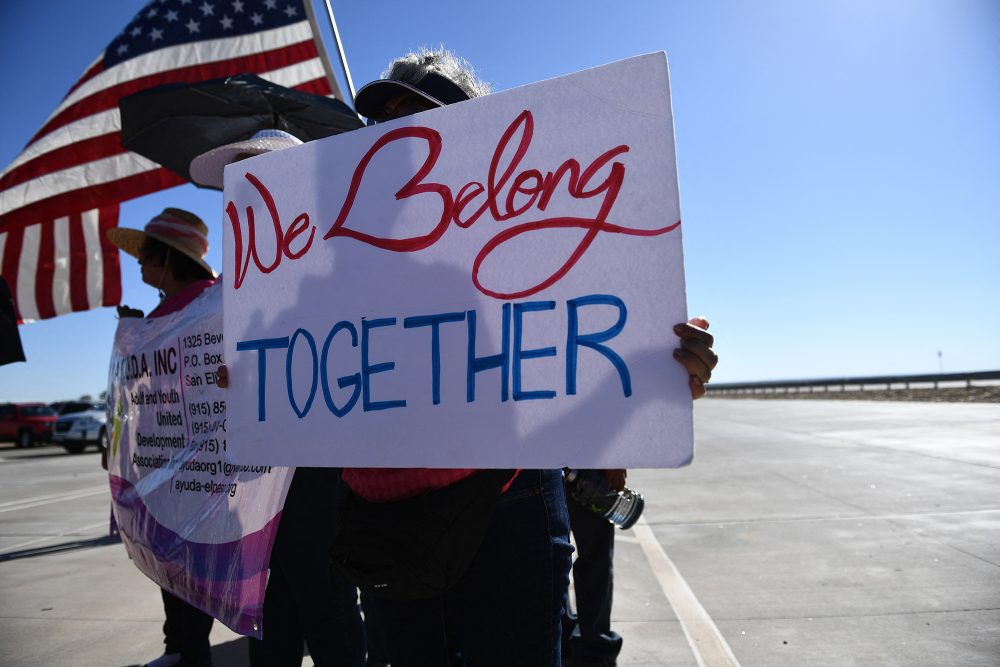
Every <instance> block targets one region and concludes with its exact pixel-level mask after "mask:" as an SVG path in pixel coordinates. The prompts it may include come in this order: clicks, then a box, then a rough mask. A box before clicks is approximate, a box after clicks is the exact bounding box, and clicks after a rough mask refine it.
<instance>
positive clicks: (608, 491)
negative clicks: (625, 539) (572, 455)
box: [563, 468, 646, 530]
mask: <svg viewBox="0 0 1000 667" xmlns="http://www.w3.org/2000/svg"><path fill="white" fill-rule="evenodd" d="M563 475H564V476H565V478H566V490H567V491H568V492H569V495H570V497H571V498H572V499H573V500H575V501H576V502H578V503H580V504H581V505H583V506H584V507H586V508H589V509H590V510H592V511H593V512H594V513H595V514H600V515H601V516H603V517H604V518H605V519H607V520H608V521H610V522H611V523H613V524H615V525H616V526H618V527H619V528H621V529H622V530H627V529H629V528H631V527H632V526H633V525H635V522H636V521H638V520H639V516H640V515H641V514H642V508H643V507H644V506H645V504H646V503H645V501H644V500H643V499H642V494H641V493H637V492H635V491H633V490H632V489H630V488H628V487H627V486H626V487H625V490H624V491H621V492H619V491H615V490H614V489H612V488H611V487H609V486H608V484H607V482H605V481H604V475H602V474H601V472H600V471H599V470H576V469H575V468H563Z"/></svg>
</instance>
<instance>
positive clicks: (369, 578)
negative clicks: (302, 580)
mask: <svg viewBox="0 0 1000 667" xmlns="http://www.w3.org/2000/svg"><path fill="white" fill-rule="evenodd" d="M513 475H514V471H513V470H482V471H479V472H477V473H475V474H473V475H471V476H469V477H466V478H465V479H462V480H459V481H458V482H455V483H454V484H450V485H448V486H446V487H444V488H441V489H435V490H433V491H426V492H424V493H421V494H420V495H417V496H414V497H412V498H406V499H405V500H397V501H391V502H385V503H373V502H368V501H366V500H364V499H362V498H360V497H359V496H357V495H356V494H353V493H352V494H350V495H349V496H348V497H347V499H346V500H345V501H344V504H343V506H342V507H341V510H340V527H339V530H338V531H337V537H336V539H335V540H334V543H333V547H332V548H331V550H330V553H331V556H332V557H333V564H334V566H335V567H336V568H337V569H338V570H339V571H340V572H341V573H343V574H344V576H346V577H347V578H348V579H350V580H351V581H353V582H354V583H355V584H356V585H357V586H358V587H359V588H361V589H362V590H363V591H365V592H368V593H371V594H372V595H375V596H377V597H383V598H389V599H392V600H418V599H421V598H429V597H434V596H437V595H441V594H442V593H444V592H445V591H447V590H448V589H450V588H451V587H452V586H454V585H455V584H456V583H457V582H458V580H459V579H461V578H462V575H463V574H465V571H466V570H467V569H468V567H469V564H470V563H471V562H472V559H473V557H475V555H476V553H477V552H478V551H479V547H480V545H481V544H482V542H483V538H485V537H486V530H487V528H488V527H489V524H490V519H491V517H492V516H493V510H494V509H495V508H496V505H497V501H498V500H499V499H500V490H501V489H502V488H503V486H504V485H505V484H506V483H507V482H508V481H509V480H510V479H511V477H513Z"/></svg>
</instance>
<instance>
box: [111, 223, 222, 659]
mask: <svg viewBox="0 0 1000 667" xmlns="http://www.w3.org/2000/svg"><path fill="white" fill-rule="evenodd" d="M107 234H108V239H109V240H110V241H111V242H112V243H114V244H115V245H116V246H118V247H119V248H120V249H121V250H122V251H123V252H126V253H128V254H129V255H132V256H133V257H135V258H136V259H138V260H139V266H140V267H141V270H142V281H143V282H144V283H146V284H147V285H149V286H150V287H155V288H156V289H157V290H158V291H159V293H160V297H161V300H160V305H159V306H157V307H156V308H154V309H153V310H152V311H151V312H150V313H149V315H148V316H147V317H162V316H164V315H169V314H170V313H173V312H176V311H179V310H181V309H182V308H184V307H185V306H187V305H188V304H189V303H191V301H193V300H194V299H195V297H197V296H198V295H199V294H201V293H202V291H204V290H205V289H206V288H207V287H209V286H210V285H212V283H214V282H215V271H213V270H212V267H211V266H209V265H208V263H207V262H205V254H206V253H207V252H208V227H206V226H205V223H204V222H202V221H201V219H200V218H199V217H198V216H196V215H195V214H194V213H190V212H188V211H185V210H182V209H179V208H167V209H164V211H163V212H162V213H160V214H159V215H157V216H156V217H154V218H153V219H152V220H150V221H149V222H148V223H146V226H145V228H144V229H143V230H138V229H126V228H122V227H116V228H113V229H109V230H108V232H107ZM118 316H119V317H142V316H143V313H142V311H140V310H137V309H135V308H129V307H128V306H126V305H121V306H118ZM160 592H161V594H162V596H163V611H164V615H165V616H166V620H165V621H164V623H163V634H164V639H163V642H164V644H166V647H165V649H164V653H163V655H162V656H161V657H159V658H157V659H156V660H154V661H152V662H150V663H148V665H147V667H170V666H171V665H180V664H183V665H192V666H195V667H206V666H210V665H211V664H212V646H211V643H210V642H209V639H208V635H209V633H210V632H211V630H212V622H213V621H212V617H211V616H209V615H208V614H206V613H205V612H203V611H202V610H200V609H198V608H197V607H194V606H192V605H190V604H188V603H187V602H185V601H184V600H182V599H180V598H179V597H177V596H175V595H173V594H172V593H170V592H169V591H166V590H164V589H160Z"/></svg>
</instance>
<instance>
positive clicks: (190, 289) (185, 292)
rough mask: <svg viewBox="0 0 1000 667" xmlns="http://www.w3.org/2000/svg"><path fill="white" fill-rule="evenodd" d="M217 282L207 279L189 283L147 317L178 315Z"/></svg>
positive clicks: (213, 279) (214, 279)
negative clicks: (179, 311) (178, 312)
mask: <svg viewBox="0 0 1000 667" xmlns="http://www.w3.org/2000/svg"><path fill="white" fill-rule="evenodd" d="M216 280H217V278H205V279H204V280H196V281H194V282H193V283H188V284H187V285H185V286H184V287H182V288H180V289H179V290H177V291H176V292H174V293H173V294H171V295H170V296H168V297H167V298H166V299H164V300H163V302H162V303H161V304H160V305H159V306H157V307H156V308H154V309H153V310H152V311H150V313H149V315H147V316H146V317H163V316H164V315H169V314H170V313H176V312H177V311H178V310H181V309H182V308H184V306H186V305H188V304H189V303H191V302H192V301H194V299H195V297H197V296H198V295H199V294H201V293H202V292H204V291H205V288H207V287H210V286H211V285H212V284H213V283H215V281H216Z"/></svg>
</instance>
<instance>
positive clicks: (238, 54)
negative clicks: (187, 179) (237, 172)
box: [0, 0, 341, 321]
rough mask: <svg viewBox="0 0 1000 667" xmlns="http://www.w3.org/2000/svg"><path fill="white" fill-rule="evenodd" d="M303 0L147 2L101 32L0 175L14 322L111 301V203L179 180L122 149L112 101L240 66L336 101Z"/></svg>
mask: <svg viewBox="0 0 1000 667" xmlns="http://www.w3.org/2000/svg"><path fill="white" fill-rule="evenodd" d="M309 1H310V0H224V1H223V0H200V1H199V0H154V1H153V2H150V3H149V4H147V5H146V6H145V7H143V9H142V11H140V12H139V13H138V14H136V15H135V17H134V18H133V19H132V21H131V22H130V23H129V24H128V25H127V26H125V29H124V30H122V31H121V32H120V33H119V34H118V35H117V36H116V37H115V38H114V39H113V40H111V43H110V44H109V45H108V46H107V48H106V49H105V50H104V53H102V54H101V55H100V56H99V57H98V58H97V60H95V61H94V63H93V64H91V65H90V67H88V68H87V69H86V71H85V72H84V73H83V76H81V77H80V80H79V81H77V82H76V84H74V85H73V87H72V88H70V90H69V92H68V93H67V94H66V97H65V98H63V101H62V102H61V103H60V104H59V106H57V107H56V110H55V111H54V112H53V113H52V115H51V116H50V117H49V118H48V120H46V121H45V123H44V124H43V125H42V128H41V129H40V130H39V131H38V132H37V133H36V134H35V136H34V137H32V138H31V140H30V141H29V142H28V145H27V146H26V147H25V149H24V150H23V151H22V152H21V154H20V155H18V156H17V158H15V159H14V161H13V162H12V163H11V164H10V165H8V166H7V168H6V169H5V170H4V171H3V172H2V173H0V275H2V276H3V277H4V278H5V279H6V280H7V283H8V284H9V285H10V288H11V292H12V293H13V295H14V303H15V306H16V308H17V311H18V317H19V319H20V320H21V321H30V320H36V319H45V318H49V317H55V316H56V315H62V314H64V313H69V312H72V311H80V310H88V309H90V308H96V307H98V306H112V305H115V304H117V303H118V302H119V301H120V300H121V279H120V273H119V266H118V250H117V248H115V247H114V246H113V245H111V244H110V243H109V242H108V241H107V238H106V235H105V231H106V230H107V229H109V228H110V227H114V226H115V225H117V224H118V204H119V202H122V201H125V200H127V199H132V198H134V197H139V196H141V195H144V194H148V193H150V192H156V191H157V190H162V189H164V188H169V187H172V186H174V185H179V184H181V183H183V182H184V180H183V179H182V178H180V177H179V176H177V175H176V174H174V173H173V172H170V171H168V170H166V169H164V168H163V167H161V166H160V165H158V164H156V163H155V162H152V161H150V160H147V159H146V158H144V157H141V156H139V155H137V154H135V153H132V152H130V151H126V150H125V149H123V148H122V147H121V142H120V136H119V135H120V129H121V124H120V119H119V114H118V100H119V98H121V97H124V96H126V95H131V94H132V93H135V92H138V91H140V90H144V89H146V88H152V87H154V86H159V85H162V84H166V83H193V82H197V81H205V80H208V79H216V78H220V77H224V76H230V75H233V74H241V73H243V72H251V73H254V74H257V75H259V76H262V77H264V78H265V79H268V80H269V81H272V82H274V83H277V84H280V85H283V86H288V87H291V88H297V89H299V90H304V91H306V92H310V93H315V94H319V95H330V94H331V93H334V92H336V95H337V96H338V97H341V95H340V91H339V88H337V85H336V80H335V79H334V78H333V76H332V75H331V73H330V71H329V67H328V65H327V64H326V63H327V59H326V55H325V53H324V52H323V50H322V44H321V42H320V41H319V35H318V31H317V30H316V25H315V21H314V19H313V16H312V7H311V6H310V4H309Z"/></svg>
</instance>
